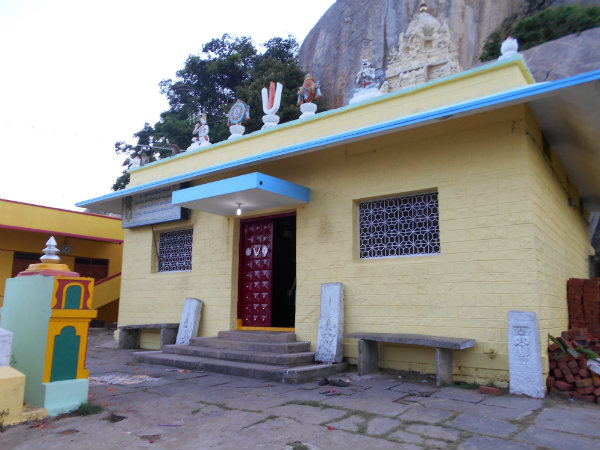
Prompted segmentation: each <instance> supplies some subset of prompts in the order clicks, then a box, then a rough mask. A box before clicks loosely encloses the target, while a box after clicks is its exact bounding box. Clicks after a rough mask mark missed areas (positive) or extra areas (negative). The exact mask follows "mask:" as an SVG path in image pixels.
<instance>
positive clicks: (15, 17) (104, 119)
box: [0, 0, 335, 210]
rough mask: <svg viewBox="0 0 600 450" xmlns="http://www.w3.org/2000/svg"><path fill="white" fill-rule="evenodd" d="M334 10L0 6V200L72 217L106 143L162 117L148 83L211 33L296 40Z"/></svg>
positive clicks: (162, 104)
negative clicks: (55, 209) (68, 212)
mask: <svg viewBox="0 0 600 450" xmlns="http://www.w3.org/2000/svg"><path fill="white" fill-rule="evenodd" d="M334 2H335V1H334V0H303V1H301V2H297V1H288V0H249V1H245V2H242V1H240V0H229V1H226V2H221V1H206V0H171V1H169V2H165V1H160V2H159V1H155V0H102V1H97V0H51V1H50V0H0V89H1V90H0V145H1V147H0V148H1V150H0V152H1V154H2V159H1V162H0V198H4V199H8V200H16V201H21V202H27V203H35V204H40V205H46V206H53V207H58V208H65V209H74V210H78V208H76V207H75V206H74V205H75V203H76V202H79V201H82V200H87V199H90V198H93V197H97V196H100V195H104V194H107V193H109V192H110V191H111V186H112V184H113V182H114V180H115V178H116V177H117V176H118V175H119V174H120V173H121V171H122V170H123V168H122V167H121V163H122V161H123V157H122V156H116V155H115V153H114V143H115V142H116V141H127V142H130V143H135V139H134V138H133V136H132V134H133V133H134V132H136V131H138V130H140V129H141V128H142V127H143V126H144V123H145V122H149V123H150V124H154V123H155V122H156V121H158V119H159V114H160V113H161V112H162V111H165V110H166V109H168V104H167V101H166V98H165V97H164V96H162V95H161V94H160V93H159V88H158V83H159V82H160V81H161V80H162V79H165V78H174V77H175V72H176V71H177V70H179V69H181V68H182V67H183V64H184V62H185V60H186V58H187V57H188V55H190V54H198V53H200V51H201V48H202V45H203V44H205V43H206V42H208V41H209V40H211V39H212V38H219V37H221V36H222V35H223V33H229V34H232V35H236V36H250V37H252V39H253V41H254V43H255V44H256V45H259V44H261V43H263V42H266V41H267V40H268V39H270V38H271V37H276V36H279V37H287V35H288V34H291V35H292V36H294V37H295V38H296V39H297V40H298V42H300V43H301V42H302V40H303V39H304V38H305V37H306V35H307V34H308V32H309V31H310V29H311V28H312V27H313V26H314V25H315V24H316V23H317V21H318V20H319V18H320V17H321V16H322V15H323V14H324V13H325V11H326V10H327V9H328V8H329V7H330V6H331V5H332V4H333V3H334Z"/></svg>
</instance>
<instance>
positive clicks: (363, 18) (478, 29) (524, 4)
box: [298, 0, 600, 108]
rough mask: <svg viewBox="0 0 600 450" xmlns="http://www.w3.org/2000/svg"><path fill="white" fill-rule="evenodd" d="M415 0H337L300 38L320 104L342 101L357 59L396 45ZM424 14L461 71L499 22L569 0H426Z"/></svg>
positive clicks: (382, 56) (378, 63)
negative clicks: (446, 33)
mask: <svg viewBox="0 0 600 450" xmlns="http://www.w3.org/2000/svg"><path fill="white" fill-rule="evenodd" d="M420 3H421V0H369V1H363V0H337V1H336V2H335V3H334V4H333V5H332V6H331V7H330V8H329V9H328V10H327V12H326V13H325V14H324V15H323V16H322V17H321V19H320V20H319V22H318V23H317V24H316V25H315V26H314V27H313V29H312V30H311V31H310V32H309V34H308V36H306V38H305V39H304V41H303V43H302V46H301V47H300V52H299V55H298V59H299V63H300V65H301V67H302V68H303V69H304V70H305V71H307V72H311V73H312V74H313V75H314V78H315V80H319V81H320V82H321V86H322V90H323V98H322V100H321V102H322V104H323V105H324V106H325V107H327V108H337V107H340V106H343V105H345V104H347V103H348V99H349V98H350V96H351V91H352V88H353V87H354V85H353V82H354V77H355V75H356V73H357V72H358V70H359V69H360V66H361V62H362V60H363V58H368V59H369V61H370V62H371V64H372V65H373V66H374V67H376V68H378V67H384V66H385V63H386V61H387V60H388V58H389V57H390V55H391V53H393V52H394V51H395V50H396V49H397V47H398V39H399V37H400V33H403V32H405V31H406V29H407V27H408V24H409V23H410V21H411V20H412V19H413V17H414V16H415V14H416V13H418V11H419V6H420ZM426 3H427V7H428V12H429V13H430V14H431V15H433V16H435V17H436V18H437V19H438V20H439V21H440V22H442V23H444V22H445V23H447V24H448V27H449V29H450V34H451V36H452V39H453V41H454V43H455V45H456V47H457V49H458V53H459V62H460V65H461V67H462V68H463V69H468V68H470V67H472V66H474V65H476V64H478V63H479V55H480V53H481V49H482V47H483V43H484V42H485V39H486V38H487V36H488V35H489V34H490V33H491V32H492V31H494V30H495V29H496V28H498V27H499V26H500V25H501V24H502V22H503V21H504V20H505V19H506V18H508V17H513V16H522V15H524V14H529V13H531V12H532V11H536V10H539V9H541V8H544V7H547V6H549V5H558V4H565V3H578V2H575V1H572V0H502V1H480V0H428V1H427V2H426ZM579 3H585V4H600V0H587V1H583V2H579Z"/></svg>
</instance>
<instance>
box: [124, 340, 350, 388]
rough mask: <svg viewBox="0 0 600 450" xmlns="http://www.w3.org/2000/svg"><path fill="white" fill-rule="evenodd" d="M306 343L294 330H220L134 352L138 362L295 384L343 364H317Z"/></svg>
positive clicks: (341, 367)
mask: <svg viewBox="0 0 600 450" xmlns="http://www.w3.org/2000/svg"><path fill="white" fill-rule="evenodd" d="M309 350H310V342H298V341H296V335H295V333H289V332H285V333H280V332H269V331H221V332H219V334H218V336H217V337H207V338H193V339H191V340H190V345H165V346H164V347H163V349H162V351H151V352H135V353H133V358H134V360H135V361H138V362H145V363H151V364H162V365H167V366H173V367H177V368H180V369H188V370H203V371H207V372H218V373H225V374H229V375H239V376H244V377H251V378H258V379H263V380H273V381H280V382H282V383H291V384H299V383H305V382H307V381H312V380H315V379H316V378H322V377H325V376H331V375H334V374H336V373H339V372H342V371H343V370H344V369H345V368H346V366H347V364H346V363H341V364H318V363H315V360H314V355H315V354H314V352H310V351H309Z"/></svg>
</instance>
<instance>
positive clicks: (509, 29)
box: [479, 4, 600, 61]
mask: <svg viewBox="0 0 600 450" xmlns="http://www.w3.org/2000/svg"><path fill="white" fill-rule="evenodd" d="M598 26H600V7H598V6H587V7H583V6H581V5H578V4H575V5H568V6H559V7H556V8H547V9H544V10H542V11H540V12H538V13H536V14H533V15H532V16H529V17H525V18H523V19H521V20H518V21H517V20H516V18H512V20H511V19H509V20H507V21H505V23H504V24H503V26H502V27H500V28H499V29H497V30H495V31H493V32H492V33H490V35H489V36H488V37H487V39H486V41H485V43H484V45H483V51H482V53H481V56H480V57H479V59H480V60H481V61H490V60H492V59H496V58H498V57H499V56H500V45H501V44H502V41H504V40H505V39H506V38H507V37H508V36H512V37H514V38H516V39H518V41H519V49H520V50H527V49H528V48H531V47H535V46H536V45H540V44H543V43H544V42H547V41H551V40H553V39H558V38H560V37H563V36H566V35H568V34H571V33H580V32H582V31H584V30H587V29H589V28H594V27H598Z"/></svg>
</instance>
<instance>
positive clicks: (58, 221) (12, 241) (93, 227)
mask: <svg viewBox="0 0 600 450" xmlns="http://www.w3.org/2000/svg"><path fill="white" fill-rule="evenodd" d="M14 227H18V229H15V228H14ZM34 230H38V231H34ZM41 230H44V231H41ZM65 234H68V235H67V236H66V235H65ZM52 235H53V236H54V238H55V239H56V242H57V244H58V247H59V248H60V246H61V245H63V244H65V243H66V244H69V245H71V254H70V255H61V263H63V264H67V265H68V266H69V268H70V269H71V270H73V266H74V262H75V258H76V257H82V258H98V259H108V261H109V262H108V276H111V275H114V274H117V273H119V272H121V264H122V249H123V244H122V243H121V242H118V241H122V240H123V229H122V228H121V221H120V220H118V219H114V218H109V217H104V216H98V215H95V214H84V213H78V212H74V211H65V210H61V209H55V208H47V207H43V206H37V205H30V204H25V203H18V202H11V201H6V200H1V199H0V306H2V300H3V298H4V297H3V295H4V285H5V282H6V279H7V278H10V277H11V274H12V267H13V255H14V253H15V252H25V253H35V254H39V255H41V253H42V250H43V249H44V248H45V246H46V242H47V241H48V239H49V238H50V236H52ZM72 235H78V236H88V238H85V239H84V238H81V237H73V236H72ZM95 239H96V240H95ZM97 239H103V240H97ZM106 239H108V240H111V241H112V240H114V241H116V242H110V241H106ZM117 298H119V295H118V293H117V295H116V297H115V298H114V299H113V300H115V299H117Z"/></svg>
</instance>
